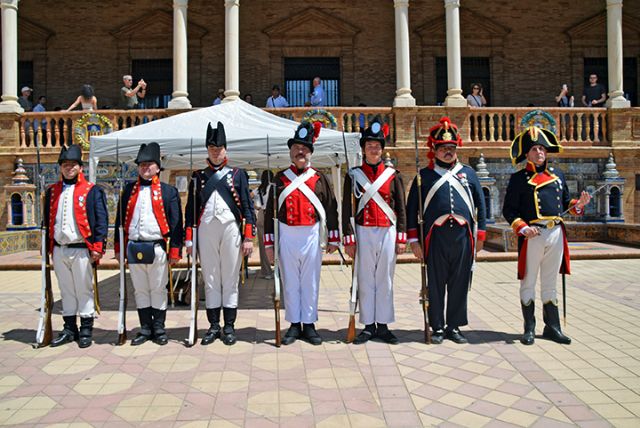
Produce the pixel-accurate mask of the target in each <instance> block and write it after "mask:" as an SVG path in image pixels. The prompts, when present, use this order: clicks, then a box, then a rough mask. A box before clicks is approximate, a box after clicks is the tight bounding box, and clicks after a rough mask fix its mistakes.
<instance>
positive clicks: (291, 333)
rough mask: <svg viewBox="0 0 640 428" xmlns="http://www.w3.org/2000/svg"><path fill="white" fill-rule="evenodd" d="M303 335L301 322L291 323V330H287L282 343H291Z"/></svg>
mask: <svg viewBox="0 0 640 428" xmlns="http://www.w3.org/2000/svg"><path fill="white" fill-rule="evenodd" d="M301 335H302V330H301V328H300V323H299V322H294V323H291V326H290V327H289V330H287V332H286V333H285V335H284V337H283V338H282V344H283V345H291V344H292V343H293V342H295V341H296V340H297V339H299V338H300V336H301Z"/></svg>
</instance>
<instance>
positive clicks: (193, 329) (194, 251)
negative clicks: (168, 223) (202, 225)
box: [187, 138, 198, 346]
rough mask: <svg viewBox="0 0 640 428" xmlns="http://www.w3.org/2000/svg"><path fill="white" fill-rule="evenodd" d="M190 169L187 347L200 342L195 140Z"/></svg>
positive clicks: (190, 155) (191, 152)
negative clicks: (189, 304)
mask: <svg viewBox="0 0 640 428" xmlns="http://www.w3.org/2000/svg"><path fill="white" fill-rule="evenodd" d="M189 165H190V166H189V169H190V171H191V191H192V193H191V194H192V199H191V206H192V207H193V218H192V220H193V223H192V225H191V230H192V235H191V242H192V244H193V245H192V247H191V257H192V260H191V320H190V322H189V337H188V338H187V346H193V345H195V343H196V341H197V340H198V224H197V223H196V222H197V220H198V217H197V213H196V211H197V206H196V191H197V190H198V189H197V187H196V180H195V178H194V177H193V138H192V139H191V148H190V153H189Z"/></svg>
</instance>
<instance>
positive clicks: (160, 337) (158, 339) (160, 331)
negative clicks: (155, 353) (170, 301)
mask: <svg viewBox="0 0 640 428" xmlns="http://www.w3.org/2000/svg"><path fill="white" fill-rule="evenodd" d="M151 310H152V313H153V342H154V343H156V344H158V345H160V346H162V345H166V344H167V343H168V342H169V338H168V337H167V332H166V330H165V329H164V322H165V321H166V319H167V310H166V309H164V310H163V309H156V308H152V309H151Z"/></svg>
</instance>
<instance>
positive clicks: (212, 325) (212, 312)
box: [200, 308, 222, 345]
mask: <svg viewBox="0 0 640 428" xmlns="http://www.w3.org/2000/svg"><path fill="white" fill-rule="evenodd" d="M221 310H222V308H212V309H207V320H209V330H207V333H206V334H205V335H204V337H203V338H202V341H201V342H200V344H201V345H210V344H212V343H213V342H214V341H215V340H216V339H220V332H221V329H220V311H221Z"/></svg>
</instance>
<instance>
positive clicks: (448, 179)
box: [423, 163, 475, 219]
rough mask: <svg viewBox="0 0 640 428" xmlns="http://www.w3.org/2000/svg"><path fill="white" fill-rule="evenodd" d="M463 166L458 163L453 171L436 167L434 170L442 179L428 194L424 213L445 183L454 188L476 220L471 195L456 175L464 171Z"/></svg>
mask: <svg viewBox="0 0 640 428" xmlns="http://www.w3.org/2000/svg"><path fill="white" fill-rule="evenodd" d="M462 166H463V165H462V164H461V163H458V164H457V165H456V166H455V167H453V168H452V169H444V168H441V167H439V166H436V167H435V168H434V169H433V170H434V171H435V172H437V173H438V174H440V175H441V177H440V179H439V180H438V181H436V182H435V184H434V185H433V186H431V188H430V189H429V193H427V197H426V198H425V201H424V210H423V211H424V213H426V212H427V207H428V206H429V203H430V202H431V199H433V196H434V195H435V194H436V192H437V191H438V190H439V189H440V187H442V185H443V184H444V183H449V185H450V186H451V187H453V188H454V189H455V190H456V192H458V194H459V195H460V197H461V198H462V200H463V201H464V203H465V205H466V206H467V208H469V212H470V213H471V218H474V219H475V207H474V206H473V202H472V200H471V199H470V198H469V193H468V192H467V191H466V190H465V188H464V187H463V186H462V184H461V183H460V181H459V180H458V179H457V178H456V174H457V173H458V172H459V171H460V170H461V169H462Z"/></svg>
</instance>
